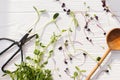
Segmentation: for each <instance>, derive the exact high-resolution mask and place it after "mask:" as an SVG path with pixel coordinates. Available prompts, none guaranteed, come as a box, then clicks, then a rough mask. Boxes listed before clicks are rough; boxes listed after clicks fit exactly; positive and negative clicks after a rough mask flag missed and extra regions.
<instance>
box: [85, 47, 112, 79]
mask: <svg viewBox="0 0 120 80" xmlns="http://www.w3.org/2000/svg"><path fill="white" fill-rule="evenodd" d="M110 51H111V49H108V50H107V51H106V52H105V54H104V55H103V57H102V58H101V59H100V61H99V62H98V63H97V65H96V66H95V67H94V68H93V70H92V71H91V72H90V74H89V75H88V76H87V78H86V80H90V78H91V76H92V75H93V74H94V73H95V71H96V70H97V68H98V67H99V66H100V65H101V63H102V62H103V61H104V59H105V58H106V57H107V55H108V54H109V52H110Z"/></svg>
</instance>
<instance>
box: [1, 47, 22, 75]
mask: <svg viewBox="0 0 120 80" xmlns="http://www.w3.org/2000/svg"><path fill="white" fill-rule="evenodd" d="M20 50H21V49H18V50H17V51H16V52H15V53H14V54H13V55H12V56H11V57H10V58H9V59H8V60H7V62H6V63H5V64H4V65H3V66H2V68H1V70H2V71H3V72H4V73H6V70H4V68H5V66H6V65H7V64H8V63H9V62H10V61H11V59H13V57H14V56H15V55H16V54H17V53H18V52H19V51H20Z"/></svg>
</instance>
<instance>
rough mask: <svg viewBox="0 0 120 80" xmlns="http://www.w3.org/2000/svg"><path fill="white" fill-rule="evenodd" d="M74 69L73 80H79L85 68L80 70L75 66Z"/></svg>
mask: <svg viewBox="0 0 120 80" xmlns="http://www.w3.org/2000/svg"><path fill="white" fill-rule="evenodd" d="M75 69H76V71H75V72H74V73H73V76H72V77H71V78H73V79H74V80H80V79H81V77H82V76H84V74H83V73H85V72H86V70H81V69H80V68H79V67H78V66H75Z"/></svg>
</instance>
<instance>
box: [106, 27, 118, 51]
mask: <svg viewBox="0 0 120 80" xmlns="http://www.w3.org/2000/svg"><path fill="white" fill-rule="evenodd" d="M107 44H108V47H109V48H110V49H111V50H120V28H115V29H113V30H111V31H110V32H109V34H108V35H107Z"/></svg>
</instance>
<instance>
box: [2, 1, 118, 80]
mask: <svg viewBox="0 0 120 80" xmlns="http://www.w3.org/2000/svg"><path fill="white" fill-rule="evenodd" d="M61 2H64V3H66V6H67V8H70V9H71V10H72V11H75V12H77V11H78V13H76V17H77V19H78V21H79V24H80V28H81V29H80V30H79V31H77V40H78V41H80V42H81V43H82V44H83V45H79V48H82V49H84V50H86V51H87V52H88V53H89V54H91V55H92V56H93V58H94V59H95V58H96V57H97V56H102V55H103V54H104V52H105V51H106V50H107V44H106V40H105V36H104V35H103V34H102V33H103V32H102V30H101V29H100V28H98V27H95V26H94V23H93V24H92V25H93V27H91V28H92V30H93V32H94V35H91V34H90V36H91V38H92V39H93V43H94V45H92V44H91V43H90V42H89V41H87V40H86V39H85V36H84V33H83V29H84V25H85V21H84V17H83V16H82V15H81V14H80V12H85V11H86V8H85V6H84V2H86V3H87V5H89V6H90V8H92V10H90V12H89V13H90V14H92V15H94V14H96V15H98V16H99V22H100V23H101V26H102V27H103V29H104V30H105V31H106V32H107V33H108V31H109V30H111V29H113V28H115V27H120V24H119V22H118V21H117V20H116V19H115V18H113V17H111V14H109V13H108V14H107V13H106V12H104V11H103V8H102V6H101V5H102V3H101V1H100V0H61ZM33 6H36V7H37V8H38V9H46V10H47V13H46V14H44V15H42V16H41V19H40V22H39V24H38V25H37V26H36V29H40V27H43V26H44V25H45V24H46V23H47V22H48V21H50V19H51V18H52V15H53V14H54V13H56V12H59V14H60V16H59V17H60V19H59V20H58V21H57V24H58V25H59V27H61V29H62V28H66V27H67V26H69V25H70V24H71V18H70V17H69V16H68V15H66V13H64V12H63V11H62V8H61V4H60V3H59V2H57V1H55V0H0V38H1V37H7V38H11V39H15V40H19V39H20V37H22V35H24V33H25V32H26V31H27V30H28V29H29V27H30V26H31V25H32V24H33V22H34V21H35V20H36V18H37V15H36V13H35V11H34V9H33ZM118 13H119V11H118ZM72 26H73V25H72ZM52 27H55V25H54V24H51V25H49V27H48V29H47V30H46V35H47V36H45V39H44V40H45V41H48V39H49V35H50V32H51V31H54V30H55V29H53V28H52ZM5 45H7V43H6V44H5ZM5 45H4V44H2V43H0V49H2V46H5ZM32 45H33V42H32V41H31V44H30V45H26V47H25V54H27V55H31V53H32V51H33V48H34V47H33V46H32ZM59 45H60V43H58V46H59ZM58 46H57V47H58ZM57 47H56V48H57ZM103 47H104V49H103ZM0 51H1V50H0ZM10 52H11V53H12V51H10ZM10 52H7V53H5V54H4V55H1V56H0V67H2V65H3V64H4V63H5V61H6V60H7V59H8V58H9V57H10V56H11V54H10ZM19 57H20V55H18V56H17V57H16V58H15V59H14V60H13V62H14V61H17V60H19ZM54 58H55V59H56V65H57V68H59V70H60V71H59V72H58V74H61V78H60V77H59V76H58V74H54V75H53V76H54V80H73V79H71V78H70V77H69V76H68V75H67V74H66V73H65V72H64V69H65V68H66V67H69V68H70V70H71V72H72V71H74V66H73V64H69V65H65V64H64V63H63V61H64V58H63V55H61V52H59V51H57V50H56V54H55V57H54ZM82 58H83V57H81V60H82ZM17 62H18V61H17ZM80 62H82V61H80ZM80 62H78V63H80ZM52 64H53V62H52V61H51V63H49V66H48V67H50V68H53V65H52ZM95 65H96V62H95V61H93V60H92V59H91V58H89V57H88V58H87V59H86V62H85V64H84V65H83V66H81V67H80V69H85V70H87V72H86V73H85V75H88V74H89V73H90V71H91V70H92V69H93V67H94V66H95ZM107 65H111V70H109V71H110V72H109V74H107V73H103V72H102V73H101V71H103V70H106V69H108V67H107ZM13 66H14V64H13V63H12V62H11V63H10V64H9V65H8V67H9V68H11V69H12V68H13ZM100 73H101V74H100ZM2 74H3V72H2V71H1V70H0V80H10V78H9V77H8V76H5V77H1V76H2ZM99 74H100V75H99ZM119 74H120V51H112V52H111V53H110V55H109V56H108V57H107V59H105V61H104V62H103V64H102V67H101V69H100V70H99V71H98V73H96V75H95V76H93V80H119V79H120V78H119ZM97 75H99V77H98V76H97ZM96 77H97V78H98V79H96ZM83 80H85V79H83Z"/></svg>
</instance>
